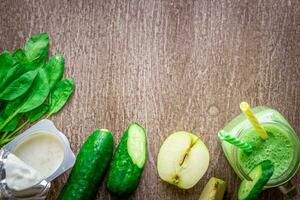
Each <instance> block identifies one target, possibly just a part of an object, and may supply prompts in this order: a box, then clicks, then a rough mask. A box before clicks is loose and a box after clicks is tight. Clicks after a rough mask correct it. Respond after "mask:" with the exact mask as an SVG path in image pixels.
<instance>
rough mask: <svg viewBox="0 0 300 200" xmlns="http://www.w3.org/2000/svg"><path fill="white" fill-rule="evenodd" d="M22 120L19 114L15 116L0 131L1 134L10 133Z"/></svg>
mask: <svg viewBox="0 0 300 200" xmlns="http://www.w3.org/2000/svg"><path fill="white" fill-rule="evenodd" d="M21 119H22V115H21V114H18V115H16V116H15V117H14V118H13V119H12V120H11V121H10V122H9V123H8V124H7V125H6V126H5V127H4V128H3V129H2V131H3V132H12V131H14V130H15V129H16V128H17V126H18V124H19V123H20V121H21Z"/></svg>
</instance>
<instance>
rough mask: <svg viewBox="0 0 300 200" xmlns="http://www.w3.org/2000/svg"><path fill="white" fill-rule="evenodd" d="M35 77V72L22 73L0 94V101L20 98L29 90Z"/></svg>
mask: <svg viewBox="0 0 300 200" xmlns="http://www.w3.org/2000/svg"><path fill="white" fill-rule="evenodd" d="M36 75H37V70H32V71H29V72H26V73H24V74H23V75H22V76H20V77H19V78H18V79H16V80H14V81H13V82H11V83H10V84H9V85H8V86H7V87H6V88H5V89H4V90H3V91H2V92H0V99H3V100H7V101H11V100H14V99H16V98H18V97H20V96H21V95H23V94H24V93H25V92H26V91H27V90H28V89H29V88H30V86H31V84H32V82H33V80H34V78H35V77H36Z"/></svg>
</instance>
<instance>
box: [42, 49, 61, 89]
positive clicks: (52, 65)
mask: <svg viewBox="0 0 300 200" xmlns="http://www.w3.org/2000/svg"><path fill="white" fill-rule="evenodd" d="M64 63H65V59H64V57H63V56H62V55H61V54H56V55H55V56H53V57H51V58H50V60H49V61H48V63H47V64H46V65H44V69H45V71H46V74H47V77H48V81H49V86H50V90H51V89H53V87H54V86H55V84H56V83H57V82H58V81H59V80H61V78H62V76H63V74H64Z"/></svg>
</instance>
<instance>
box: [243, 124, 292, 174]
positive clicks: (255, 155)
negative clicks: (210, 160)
mask: <svg viewBox="0 0 300 200" xmlns="http://www.w3.org/2000/svg"><path fill="white" fill-rule="evenodd" d="M263 127H264V129H265V130H266V131H267V133H268V135H269V138H268V139H267V140H265V141H264V140H262V139H261V138H260V137H259V136H258V134H257V133H256V131H255V130H254V129H249V130H247V132H245V133H243V135H242V136H241V139H242V140H243V141H245V142H248V143H249V144H251V145H252V146H253V152H252V153H251V154H246V153H244V152H243V151H239V156H238V159H239V163H240V166H241V167H242V168H243V170H244V171H245V172H247V173H248V172H250V170H251V169H252V168H253V167H254V166H256V165H257V164H258V163H260V162H262V161H263V160H271V161H272V162H273V164H274V173H273V176H272V177H271V179H277V178H278V177H280V176H282V174H283V173H284V172H286V171H287V170H288V169H289V167H290V165H291V162H292V160H293V156H294V148H295V147H294V145H293V141H291V137H289V136H288V135H287V134H288V133H285V131H284V130H282V129H281V128H280V127H278V126H275V125H267V124H266V125H263Z"/></svg>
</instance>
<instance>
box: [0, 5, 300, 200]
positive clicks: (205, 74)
mask: <svg viewBox="0 0 300 200" xmlns="http://www.w3.org/2000/svg"><path fill="white" fill-rule="evenodd" d="M42 31H46V32H49V34H50V36H51V53H52V54H54V53H55V52H58V51H59V52H61V53H62V54H63V55H64V56H65V60H66V75H67V76H69V77H72V78H74V79H75V82H76V92H75V94H74V96H73V98H72V100H71V101H70V103H69V104H68V105H67V106H66V107H65V109H64V110H63V111H62V112H61V113H60V114H58V115H56V116H54V117H53V118H52V120H54V122H55V124H56V125H57V126H58V127H59V128H60V129H61V130H62V131H63V132H64V133H65V134H66V136H67V137H68V138H69V140H70V142H71V146H72V149H73V150H74V151H75V152H78V149H79V148H80V146H81V144H82V143H83V141H84V140H85V139H86V138H87V136H88V135H89V134H90V133H91V132H92V131H93V130H94V129H97V128H108V129H110V130H111V131H112V132H113V134H114V137H115V139H116V141H118V139H119V138H120V136H121V135H122V132H123V130H124V129H125V128H126V127H127V125H128V124H129V123H130V122H133V121H137V122H139V123H141V124H142V125H144V126H145V128H146V130H147V134H148V141H149V145H148V150H149V152H148V162H147V165H146V168H145V171H144V173H143V178H142V179H141V182H140V185H139V187H138V189H137V191H136V193H135V194H134V195H132V196H131V197H130V198H129V199H131V200H133V199H135V200H142V199H147V200H155V199H163V200H179V199H185V200H195V199H198V197H199V195H200V193H201V190H202V188H203V186H204V184H205V183H206V181H207V180H208V179H209V177H211V176H217V177H219V178H222V179H224V180H226V181H227V182H228V194H227V195H226V198H225V199H236V191H237V187H238V185H239V182H240V181H239V179H238V178H237V176H236V175H235V174H234V173H233V171H232V169H231V168H230V167H229V165H228V163H227V161H226V159H225V157H224V155H223V152H222V151H221V149H220V147H219V146H218V143H217V137H216V132H217V131H218V130H220V129H222V128H223V127H224V125H225V124H226V123H227V122H228V121H229V120H231V119H232V118H233V117H234V116H235V115H237V114H239V113H240V110H239V103H240V102H241V101H243V100H246V101H248V102H249V103H250V104H251V105H253V106H255V105H268V106H271V107H274V108H276V109H278V110H279V111H280V112H281V113H283V114H284V115H285V116H286V117H287V119H288V120H289V121H290V122H291V124H293V126H294V128H295V130H296V131H297V132H298V134H299V133H300V120H299V112H300V66H299V65H300V1H298V0H281V1H279V0H276V1H275V0H260V1H257V0H240V1H232V0H178V1H175V0H173V1H172V0H94V1H91V0H85V1H64V0H48V1H41V0H40V1H38V0H36V1H34V0H27V1H23V0H0V50H1V51H2V50H5V49H7V50H10V51H12V50H14V49H15V48H17V47H20V46H21V45H22V44H23V42H24V40H25V39H26V38H28V37H29V36H31V35H32V34H35V33H39V32H42ZM175 130H187V131H191V132H194V133H196V134H197V135H199V136H201V137H202V138H203V140H204V141H205V142H206V144H207V145H208V147H209V150H210V152H211V163H210V167H209V170H208V172H207V173H206V175H205V176H204V177H203V179H202V180H201V181H200V182H199V183H198V184H197V185H196V187H194V188H193V189H190V190H187V191H183V190H179V189H177V188H175V187H173V186H170V185H168V184H166V183H164V182H162V181H161V180H160V179H159V178H158V176H157V172H156V168H155V166H156V159H157V153H158V150H159V147H160V145H161V144H162V142H163V140H164V139H165V138H166V137H167V136H168V134H170V133H172V132H174V131H175ZM67 176H68V174H64V175H63V176H61V177H60V178H58V179H57V180H56V181H55V182H54V184H53V188H52V190H51V194H50V195H49V198H48V199H49V200H53V199H55V198H56V197H57V195H58V193H59V191H60V190H61V188H62V186H63V184H64V183H65V181H66V178H67ZM293 181H294V183H296V185H297V187H298V188H300V174H299V173H298V175H296V177H295V178H294V179H293ZM97 199H101V200H107V199H115V198H114V197H111V196H110V195H109V193H108V192H107V190H106V189H105V187H104V185H103V184H102V186H101V187H100V189H99V194H98V196H97ZM260 199H270V200H271V199H272V200H275V199H284V197H283V196H282V195H281V194H280V192H279V191H278V190H277V189H272V190H268V191H265V192H263V194H262V196H261V198H260ZM295 199H300V196H298V197H297V198H295Z"/></svg>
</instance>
